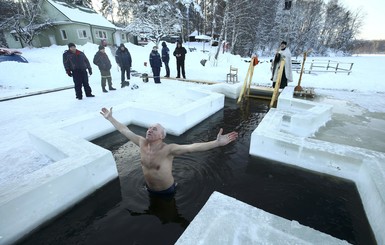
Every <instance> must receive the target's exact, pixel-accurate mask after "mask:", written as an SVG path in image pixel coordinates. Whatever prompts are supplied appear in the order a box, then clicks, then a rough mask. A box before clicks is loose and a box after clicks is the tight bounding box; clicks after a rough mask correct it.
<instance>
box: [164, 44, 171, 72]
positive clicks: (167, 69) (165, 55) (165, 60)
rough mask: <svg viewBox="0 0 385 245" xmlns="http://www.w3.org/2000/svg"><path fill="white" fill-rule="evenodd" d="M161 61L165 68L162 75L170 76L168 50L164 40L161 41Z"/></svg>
mask: <svg viewBox="0 0 385 245" xmlns="http://www.w3.org/2000/svg"><path fill="white" fill-rule="evenodd" d="M162 61H163V63H164V66H165V68H166V75H165V76H164V77H170V67H169V66H168V62H169V61H170V50H169V49H168V47H167V44H166V42H162Z"/></svg>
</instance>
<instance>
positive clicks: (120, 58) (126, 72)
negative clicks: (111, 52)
mask: <svg viewBox="0 0 385 245" xmlns="http://www.w3.org/2000/svg"><path fill="white" fill-rule="evenodd" d="M115 58H116V63H118V66H119V67H120V72H121V81H122V88H123V87H125V86H129V85H130V71H131V66H132V60H131V54H130V52H129V51H128V49H127V48H126V47H125V46H124V44H123V43H122V44H120V46H119V48H118V50H116V55H115ZM125 76H127V80H128V81H127V82H126V81H125Z"/></svg>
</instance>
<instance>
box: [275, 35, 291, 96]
mask: <svg viewBox="0 0 385 245" xmlns="http://www.w3.org/2000/svg"><path fill="white" fill-rule="evenodd" d="M282 59H285V66H284V67H283V73H282V78H281V84H280V86H279V88H284V87H286V86H287V83H288V82H289V83H290V82H292V81H293V73H292V70H291V52H290V49H289V48H288V47H287V42H286V41H282V42H281V45H280V46H279V48H278V50H277V53H276V54H275V57H274V60H273V62H272V63H271V71H272V76H271V80H272V81H273V88H274V87H275V83H276V81H277V78H278V70H279V66H280V62H281V61H282Z"/></svg>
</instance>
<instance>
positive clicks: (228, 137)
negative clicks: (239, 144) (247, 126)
mask: <svg viewBox="0 0 385 245" xmlns="http://www.w3.org/2000/svg"><path fill="white" fill-rule="evenodd" d="M222 133H223V129H222V128H221V129H220V130H219V133H218V136H217V141H218V144H219V146H224V145H227V144H228V143H230V142H232V141H234V140H236V139H237V138H238V133H237V132H235V131H233V132H231V133H228V134H225V135H222Z"/></svg>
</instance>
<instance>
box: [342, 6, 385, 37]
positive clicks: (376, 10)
mask: <svg viewBox="0 0 385 245" xmlns="http://www.w3.org/2000/svg"><path fill="white" fill-rule="evenodd" d="M340 2H341V3H343V5H344V6H346V7H347V8H348V9H350V10H353V11H355V10H357V9H362V12H363V13H364V14H365V19H364V25H363V27H362V31H361V34H360V35H359V36H358V38H360V39H367V40H379V39H382V40H385V28H384V23H385V13H384V11H385V1H384V0H365V1H363V0H340Z"/></svg>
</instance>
